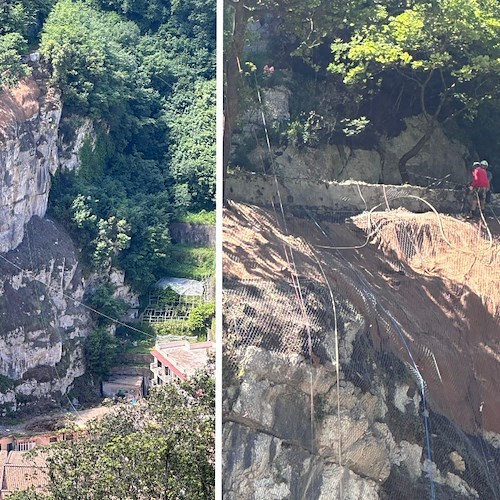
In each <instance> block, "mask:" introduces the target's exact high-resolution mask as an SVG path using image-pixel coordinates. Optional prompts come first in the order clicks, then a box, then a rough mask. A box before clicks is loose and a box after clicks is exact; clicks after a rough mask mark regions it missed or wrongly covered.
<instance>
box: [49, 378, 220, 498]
mask: <svg viewBox="0 0 500 500" xmlns="http://www.w3.org/2000/svg"><path fill="white" fill-rule="evenodd" d="M46 451H47V452H48V453H49V457H48V467H49V470H48V473H49V477H50V484H49V498H52V499H62V498H64V499H65V500H76V499H81V498H86V499H98V498H108V497H109V498H132V497H133V498H149V499H152V500H153V499H158V500H160V499H176V498H186V499H187V498H189V499H191V498H192V499H195V498H196V499H207V500H208V499H210V498H213V497H214V483H215V469H214V467H215V381H214V379H213V378H212V374H211V373H209V372H202V373H200V374H198V375H197V376H195V377H194V378H193V379H192V380H191V381H190V382H185V383H182V384H169V385H167V386H164V387H161V388H157V389H156V388H155V389H154V390H152V391H151V393H150V395H149V396H148V398H147V399H146V400H145V401H144V404H140V405H135V406H132V405H119V406H117V407H116V409H113V410H112V411H111V412H110V413H109V414H108V415H106V416H104V417H103V418H101V419H100V420H98V421H93V422H91V423H90V424H89V426H88V433H86V434H84V435H81V436H80V438H79V439H78V441H77V442H75V443H68V442H64V441H62V442H59V443H57V444H55V445H52V446H51V447H50V448H47V449H46Z"/></svg>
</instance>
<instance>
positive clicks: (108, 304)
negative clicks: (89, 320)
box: [86, 283, 127, 325]
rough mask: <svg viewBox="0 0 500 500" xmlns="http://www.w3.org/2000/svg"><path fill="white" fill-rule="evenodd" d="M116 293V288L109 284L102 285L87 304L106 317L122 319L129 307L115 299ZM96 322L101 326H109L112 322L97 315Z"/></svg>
mask: <svg viewBox="0 0 500 500" xmlns="http://www.w3.org/2000/svg"><path fill="white" fill-rule="evenodd" d="M114 291H115V290H114V287H113V286H112V285H110V284H109V283H108V284H104V285H101V286H99V287H98V288H97V289H96V290H95V291H94V292H93V293H92V295H91V296H90V297H89V298H88V299H87V301H86V303H87V304H88V305H89V306H90V307H92V308H93V309H95V310H97V311H99V312H100V313H102V314H105V315H106V316H110V317H111V318H120V317H121V316H122V315H123V314H124V313H125V311H126V309H127V305H126V304H125V302H123V300H121V299H116V298H114V297H113V293H114ZM96 321H97V323H98V324H99V325H108V324H110V322H111V320H109V319H107V318H104V317H103V316H101V315H96Z"/></svg>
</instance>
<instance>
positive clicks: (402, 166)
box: [398, 120, 436, 184]
mask: <svg viewBox="0 0 500 500" xmlns="http://www.w3.org/2000/svg"><path fill="white" fill-rule="evenodd" d="M435 128H436V122H435V121H434V120H432V121H430V122H429V124H428V125H427V129H426V130H425V133H424V135H423V136H422V137H421V138H420V139H419V140H418V142H417V143H416V144H415V146H413V147H412V148H411V149H410V151H408V152H407V153H405V154H404V155H403V156H402V157H401V158H400V159H399V162H398V168H399V173H400V174H401V181H402V183H403V184H406V183H408V182H409V181H410V178H409V175H408V170H407V168H406V164H407V163H408V162H409V161H410V160H411V159H412V158H413V157H415V156H417V155H418V153H420V151H421V149H422V148H423V147H424V145H425V144H426V143H427V141H428V140H429V139H430V137H431V135H432V132H434V129H435Z"/></svg>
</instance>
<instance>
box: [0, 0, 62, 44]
mask: <svg viewBox="0 0 500 500" xmlns="http://www.w3.org/2000/svg"><path fill="white" fill-rule="evenodd" d="M53 4H54V0H15V1H9V2H3V4H2V6H1V7H0V35H4V34H7V33H18V34H20V35H21V36H22V37H23V38H24V39H26V40H27V41H28V43H29V44H33V43H35V42H36V41H37V40H38V35H39V32H40V29H41V27H42V24H43V22H44V20H45V18H46V17H47V15H48V13H49V12H50V9H51V8H52V6H53Z"/></svg>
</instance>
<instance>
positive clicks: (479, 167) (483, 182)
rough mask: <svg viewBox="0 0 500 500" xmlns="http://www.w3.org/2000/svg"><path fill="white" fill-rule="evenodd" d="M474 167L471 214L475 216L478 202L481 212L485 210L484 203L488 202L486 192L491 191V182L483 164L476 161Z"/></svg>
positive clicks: (471, 184) (471, 186)
mask: <svg viewBox="0 0 500 500" xmlns="http://www.w3.org/2000/svg"><path fill="white" fill-rule="evenodd" d="M472 166H473V167H474V170H473V172H472V182H471V183H470V189H471V191H472V202H471V212H472V214H474V213H475V212H476V210H477V202H478V200H479V204H480V207H481V210H484V203H485V200H486V192H487V191H488V189H490V181H489V179H488V174H487V173H486V168H485V165H484V164H483V163H480V162H478V161H475V162H474V163H473V164H472Z"/></svg>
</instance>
